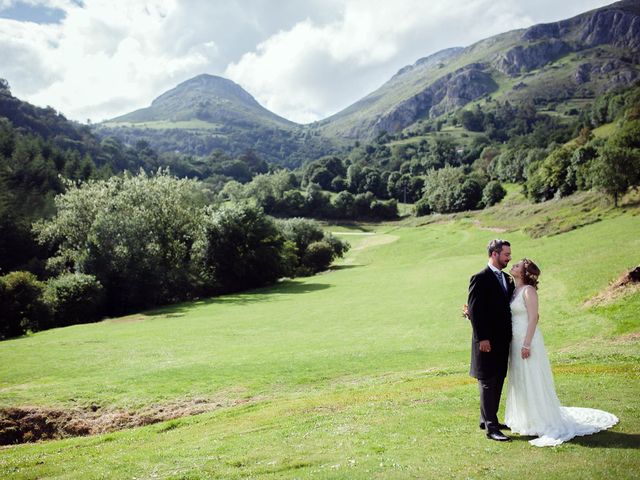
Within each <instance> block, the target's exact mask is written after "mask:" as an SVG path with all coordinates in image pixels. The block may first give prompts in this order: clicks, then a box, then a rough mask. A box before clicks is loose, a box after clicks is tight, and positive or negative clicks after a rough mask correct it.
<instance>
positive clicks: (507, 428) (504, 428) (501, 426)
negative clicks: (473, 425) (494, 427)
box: [480, 422, 511, 430]
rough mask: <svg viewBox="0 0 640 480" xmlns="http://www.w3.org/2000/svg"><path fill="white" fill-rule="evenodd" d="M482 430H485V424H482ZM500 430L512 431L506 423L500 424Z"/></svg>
mask: <svg viewBox="0 0 640 480" xmlns="http://www.w3.org/2000/svg"><path fill="white" fill-rule="evenodd" d="M480 429H481V430H484V429H485V426H484V422H481V423H480ZM498 430H511V429H510V428H509V425H505V424H504V423H499V424H498Z"/></svg>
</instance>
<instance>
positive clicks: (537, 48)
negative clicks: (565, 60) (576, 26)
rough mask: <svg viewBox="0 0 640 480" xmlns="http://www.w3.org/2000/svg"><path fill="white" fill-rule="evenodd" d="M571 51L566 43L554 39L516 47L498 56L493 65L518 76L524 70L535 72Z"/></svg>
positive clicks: (501, 70)
mask: <svg viewBox="0 0 640 480" xmlns="http://www.w3.org/2000/svg"><path fill="white" fill-rule="evenodd" d="M570 51H571V47H570V46H569V45H568V44H567V43H566V42H564V41H562V40H557V39H555V38H552V39H548V40H543V41H539V42H536V43H533V44H530V45H516V46H515V47H513V48H511V49H510V50H508V51H506V52H504V53H500V54H498V56H497V57H496V59H495V60H494V62H493V65H494V67H495V68H496V69H497V70H499V71H500V72H502V73H505V74H507V75H511V76H516V75H519V74H520V73H521V72H522V71H523V70H524V71H528V70H533V69H535V68H539V67H542V66H544V65H546V64H547V63H549V62H553V61H554V60H557V59H558V58H560V57H562V56H564V55H566V54H567V53H569V52H570Z"/></svg>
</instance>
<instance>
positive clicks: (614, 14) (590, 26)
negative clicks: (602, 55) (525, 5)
mask: <svg viewBox="0 0 640 480" xmlns="http://www.w3.org/2000/svg"><path fill="white" fill-rule="evenodd" d="M639 5H640V4H639V3H638V2H637V0H628V1H623V2H618V3H615V4H613V5H609V6H607V7H604V8H601V9H598V10H594V11H591V12H587V13H583V14H582V15H578V16H577V17H573V18H570V19H568V20H562V21H560V22H555V23H547V24H541V25H534V26H533V27H531V28H528V29H527V30H525V32H524V33H523V34H522V40H525V41H528V42H536V41H540V40H548V39H560V38H562V39H565V40H569V41H571V43H572V44H573V47H574V48H575V49H584V48H591V47H596V46H598V45H604V44H610V45H613V46H616V47H621V48H627V49H631V50H637V49H640V8H639Z"/></svg>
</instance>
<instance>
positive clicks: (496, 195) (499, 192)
mask: <svg viewBox="0 0 640 480" xmlns="http://www.w3.org/2000/svg"><path fill="white" fill-rule="evenodd" d="M506 194H507V191H506V190H505V189H504V187H503V186H502V185H501V184H500V182H498V181H496V180H492V181H490V182H489V183H487V185H486V186H485V187H484V190H482V204H483V205H484V206H485V207H490V206H491V205H495V204H496V203H498V202H500V200H502V199H503V198H504V196H505V195H506Z"/></svg>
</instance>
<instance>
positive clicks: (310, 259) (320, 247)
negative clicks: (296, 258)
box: [302, 241, 334, 273]
mask: <svg viewBox="0 0 640 480" xmlns="http://www.w3.org/2000/svg"><path fill="white" fill-rule="evenodd" d="M333 258H334V251H333V248H331V245H329V243H327V242H325V241H321V242H313V243H312V244H310V245H309V246H308V247H307V250H306V251H305V253H304V256H303V257H302V265H303V267H306V268H308V269H309V270H310V271H311V272H313V273H316V272H320V271H322V270H326V269H327V268H328V267H329V265H331V262H332V261H333Z"/></svg>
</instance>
